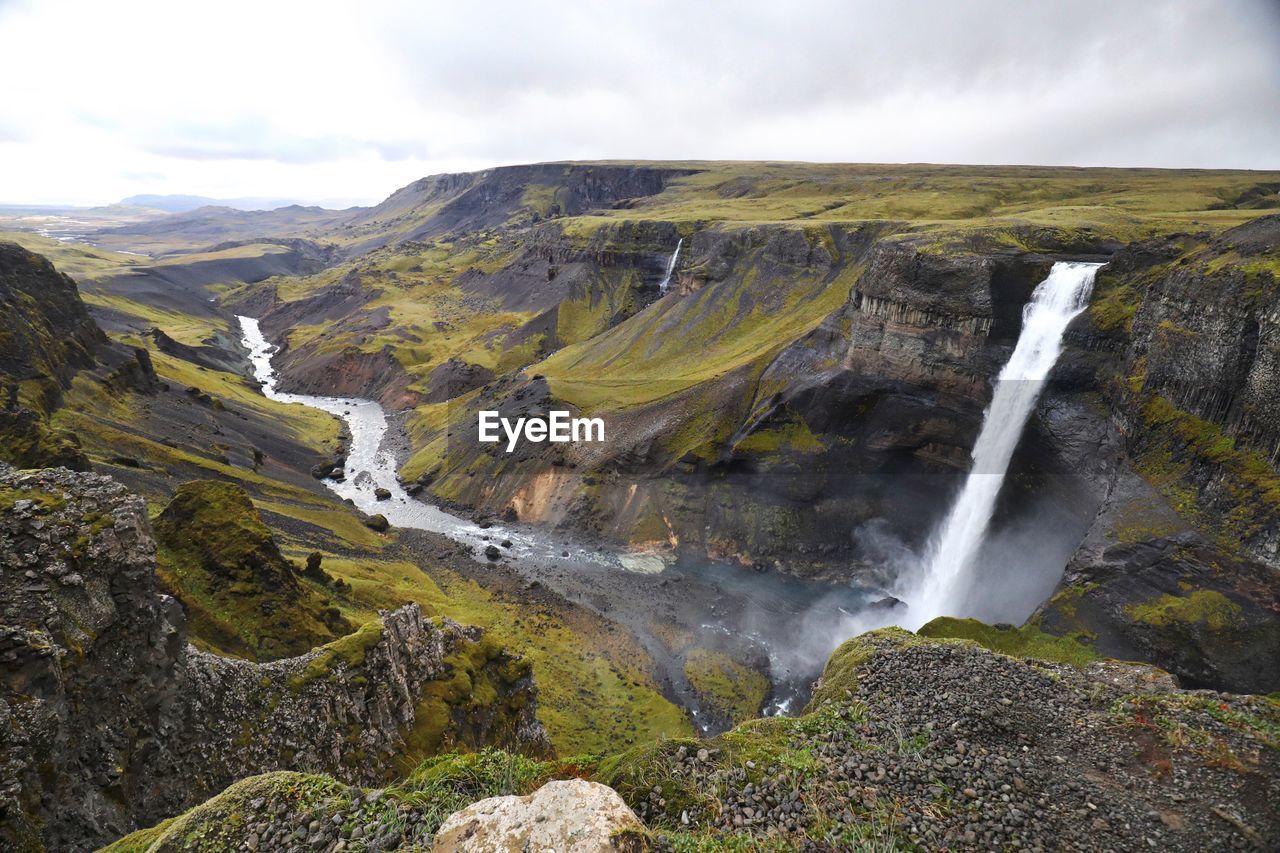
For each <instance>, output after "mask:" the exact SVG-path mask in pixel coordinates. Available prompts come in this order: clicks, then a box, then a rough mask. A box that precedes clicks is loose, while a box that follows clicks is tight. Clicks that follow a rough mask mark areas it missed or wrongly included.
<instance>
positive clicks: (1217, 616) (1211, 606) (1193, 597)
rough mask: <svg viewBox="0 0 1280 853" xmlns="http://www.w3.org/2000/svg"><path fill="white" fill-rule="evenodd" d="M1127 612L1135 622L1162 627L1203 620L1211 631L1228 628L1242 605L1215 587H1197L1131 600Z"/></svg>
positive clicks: (1237, 617)
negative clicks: (1186, 592) (1181, 591)
mask: <svg viewBox="0 0 1280 853" xmlns="http://www.w3.org/2000/svg"><path fill="white" fill-rule="evenodd" d="M1125 613H1127V614H1128V615H1129V617H1130V618H1131V619H1133V620H1134V621H1135V622H1141V623H1143V624H1145V625H1153V626H1156V627H1161V628H1164V627H1168V626H1170V625H1178V624H1183V625H1190V624H1196V623H1203V624H1204V625H1205V626H1206V627H1208V628H1209V630H1211V631H1225V630H1228V629H1230V628H1232V627H1234V626H1235V625H1236V623H1237V622H1238V621H1239V616H1240V605H1238V604H1236V603H1235V602H1233V601H1232V600H1231V599H1229V598H1227V597H1226V596H1225V595H1223V594H1222V593H1220V592H1218V591H1216V590H1211V589H1197V590H1195V591H1194V592H1191V593H1189V594H1187V595H1185V596H1179V595H1169V594H1165V595H1162V596H1160V597H1159V598H1156V599H1153V600H1151V601H1147V602H1143V603H1141V604H1130V605H1128V606H1126V607H1125Z"/></svg>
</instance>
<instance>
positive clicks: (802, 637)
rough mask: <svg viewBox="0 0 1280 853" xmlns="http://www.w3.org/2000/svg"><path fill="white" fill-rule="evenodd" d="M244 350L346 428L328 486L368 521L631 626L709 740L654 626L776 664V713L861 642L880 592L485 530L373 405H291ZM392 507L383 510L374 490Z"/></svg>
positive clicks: (255, 332)
mask: <svg viewBox="0 0 1280 853" xmlns="http://www.w3.org/2000/svg"><path fill="white" fill-rule="evenodd" d="M238 319H239V321H240V325H241V329H242V332H243V343H244V346H245V347H246V348H247V349H248V351H249V359H250V361H251V363H252V365H253V372H254V376H255V378H256V379H257V380H258V382H259V383H260V386H261V390H262V393H263V395H264V396H266V397H267V398H269V399H272V400H276V401H279V402H282V403H296V404H301V405H305V406H311V407H313V408H316V409H321V410H323V411H326V412H328V413H330V414H332V415H334V416H335V417H338V418H341V419H342V420H343V421H344V422H345V423H346V425H347V429H348V431H349V432H350V435H351V441H350V443H349V446H348V448H347V461H346V466H345V470H344V472H343V473H344V479H342V480H334V479H331V478H325V479H324V480H323V483H324V485H325V486H327V487H328V488H329V489H330V490H332V491H333V492H334V493H335V494H337V495H338V496H339V497H340V498H342V499H344V500H346V499H349V500H350V501H351V502H352V503H353V504H354V505H355V506H356V507H357V508H358V509H360V510H361V511H362V512H365V513H367V514H370V515H372V514H375V513H381V514H382V515H383V516H385V517H386V519H387V521H388V522H390V523H391V524H392V525H393V526H395V527H400V528H409V529H413V530H423V531H428V532H430V533H436V534H440V535H443V536H445V537H448V538H449V539H452V540H453V541H455V542H458V543H460V544H462V545H464V546H467V547H468V548H469V549H470V550H471V553H472V555H473V556H474V557H475V558H476V559H477V560H480V561H482V562H483V561H484V559H485V558H484V557H483V556H482V555H483V553H484V549H485V548H486V547H487V546H489V545H494V544H498V543H502V542H510V543H511V544H510V547H504V548H503V549H502V550H503V552H504V557H505V556H510V557H511V558H512V559H511V560H510V564H511V566H512V567H513V568H514V569H515V570H516V571H517V572H519V573H520V574H521V575H522V576H523V577H525V578H526V579H527V580H529V581H538V582H540V583H542V584H544V585H545V586H546V587H547V588H549V589H551V590H552V591H553V592H555V593H556V594H558V595H560V596H561V597H563V598H565V599H566V600H568V601H571V602H573V603H575V604H578V605H581V606H584V607H587V608H588V609H590V610H592V611H594V612H596V613H598V614H600V615H602V616H606V617H607V618H609V619H611V620H613V621H615V622H618V623H619V624H622V625H625V626H626V627H628V628H629V629H630V630H631V631H632V633H633V634H635V635H636V637H637V638H638V639H639V641H640V642H641V644H642V645H643V646H644V647H645V649H646V651H648V652H649V654H650V655H651V656H652V657H653V658H654V661H655V663H656V664H657V668H658V670H659V672H658V675H659V680H660V682H665V686H666V687H667V688H668V692H669V693H670V694H671V695H670V696H669V698H672V699H673V701H676V702H677V703H678V704H680V705H681V706H682V707H684V708H685V709H686V710H688V711H689V713H690V716H691V717H692V718H693V720H694V722H695V724H696V725H697V726H698V727H699V728H700V729H701V730H702V731H703V732H704V733H712V732H714V731H717V730H719V729H721V728H723V726H722V725H713V724H712V723H709V722H707V716H708V715H707V714H706V713H705V712H704V711H703V710H702V709H701V703H700V702H699V700H698V697H697V696H696V694H695V693H694V691H693V690H692V688H691V687H690V685H689V684H688V682H687V680H686V679H685V677H684V673H683V667H682V664H681V662H680V661H679V660H678V659H677V658H676V657H675V656H673V655H672V653H671V652H670V651H669V650H668V649H667V648H666V647H665V646H664V645H663V644H662V643H661V642H660V641H659V640H658V638H657V637H656V636H655V634H654V632H653V627H654V625H655V624H666V625H674V626H677V627H679V628H682V629H684V630H686V631H691V632H693V633H695V634H697V635H698V636H699V638H700V640H701V642H702V643H703V644H704V645H708V646H712V647H716V648H721V649H723V650H726V651H729V652H732V651H737V652H738V653H739V655H738V656H743V655H745V656H746V657H747V658H751V657H760V656H762V655H763V656H767V659H768V661H769V676H770V682H771V684H772V691H773V692H772V695H771V697H770V700H769V702H768V705H767V707H766V713H767V714H785V713H789V712H792V711H794V710H798V707H797V706H798V704H802V703H803V701H805V700H806V699H807V696H808V693H809V690H810V686H811V684H812V682H813V680H814V679H816V678H817V676H818V675H819V674H820V672H821V668H822V665H823V663H825V661H826V659H827V656H828V655H829V654H830V653H831V651H832V650H833V649H834V648H835V646H836V645H838V644H839V642H840V641H841V640H843V639H845V638H847V637H849V636H852V635H853V634H854V633H856V629H855V626H856V625H857V621H856V619H855V616H856V614H858V613H859V612H860V611H862V610H863V609H864V608H865V607H866V605H867V604H868V602H869V601H871V600H873V599H875V598H877V597H879V595H880V594H879V593H877V592H875V591H872V590H867V589H862V588H859V587H856V586H853V585H846V584H830V583H820V582H811V581H804V580H801V579H798V578H794V577H791V576H789V575H783V574H779V573H777V572H757V571H752V570H749V569H745V568H743V567H741V566H737V565H730V564H725V563H716V562H713V561H709V560H691V559H679V560H675V561H674V562H668V561H667V560H665V559H664V558H660V557H657V556H656V555H645V554H641V555H637V554H632V553H627V552H615V551H612V550H607V549H604V548H601V547H599V546H598V545H597V544H596V543H592V544H591V545H587V544H584V543H583V542H581V541H576V540H575V539H574V538H573V537H571V536H569V535H566V534H565V533H564V532H563V531H559V530H547V529H543V528H537V527H534V526H532V525H523V524H505V525H504V524H497V523H495V524H493V525H492V526H490V527H487V528H482V527H480V526H479V525H477V524H475V523H474V522H471V521H468V520H466V519H463V518H459V517H458V516H455V515H452V514H450V513H448V512H445V511H444V510H442V509H440V508H439V507H435V506H432V505H430V504H428V503H425V502H424V501H422V500H419V499H417V498H415V497H413V496H411V495H410V494H408V493H407V492H406V491H405V490H404V488H403V487H402V486H401V484H400V481H399V479H398V478H397V476H396V472H397V471H398V469H399V463H398V460H397V459H396V458H395V454H394V453H393V452H392V451H391V450H390V449H389V448H388V447H387V442H386V441H385V438H386V435H387V431H388V428H389V425H388V422H387V416H386V413H385V412H384V411H383V409H382V406H381V405H380V404H378V403H377V402H375V401H373V400H363V399H358V398H349V397H324V396H314V395H309V394H291V393H288V392H284V391H280V390H278V389H277V381H278V376H277V374H276V370H275V368H274V367H273V366H272V364H271V358H272V356H273V355H274V354H275V352H276V347H275V346H274V345H273V344H271V343H270V342H269V341H268V340H267V339H266V338H265V336H264V335H263V334H262V331H261V329H260V328H259V325H258V321H257V320H256V319H254V318H252V317H244V316H241V317H238ZM379 488H382V489H386V490H387V491H388V492H389V493H390V495H391V496H390V498H387V499H384V500H379V499H378V498H377V495H376V493H375V490H376V489H379Z"/></svg>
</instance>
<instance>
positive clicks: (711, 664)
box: [684, 648, 769, 723]
mask: <svg viewBox="0 0 1280 853" xmlns="http://www.w3.org/2000/svg"><path fill="white" fill-rule="evenodd" d="M684 674H685V677H686V678H687V679H689V683H690V684H691V685H693V689H694V690H696V691H697V693H698V696H699V697H700V698H701V699H702V700H703V701H704V702H706V703H707V704H709V705H711V706H712V707H713V708H714V709H716V710H717V711H719V712H720V713H721V714H723V715H724V716H725V717H726V718H727V719H729V720H730V721H731V722H733V723H741V722H743V721H745V720H749V719H752V718H753V717H758V716H759V715H760V709H761V707H763V705H764V702H765V700H766V699H767V698H769V679H768V678H766V677H765V676H764V675H762V674H760V673H758V672H756V671H755V670H753V669H751V668H749V667H746V666H743V665H742V664H740V663H738V662H737V661H735V660H733V659H732V658H730V657H728V656H727V655H724V654H721V653H720V652H715V651H711V650H709V649H700V648H699V649H693V650H691V651H690V652H689V654H688V656H687V657H686V659H685V665H684Z"/></svg>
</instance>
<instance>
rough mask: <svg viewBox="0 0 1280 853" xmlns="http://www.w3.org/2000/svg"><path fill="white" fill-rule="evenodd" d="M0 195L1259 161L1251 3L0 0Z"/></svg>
mask: <svg viewBox="0 0 1280 853" xmlns="http://www.w3.org/2000/svg"><path fill="white" fill-rule="evenodd" d="M0 45H3V50H2V51H0V80H2V81H3V86H2V87H0V202H6V203H26V204H36V203H41V204H103V203H109V202H112V201H117V200H119V199H121V198H124V197H126V196H129V195H134V194H139V193H187V194H198V195H207V196H212V197H216V198H229V197H242V196H254V197H273V198H288V199H295V200H300V201H304V202H309V203H317V202H318V203H326V204H329V205H331V206H332V205H345V204H354V203H361V204H367V203H375V202H377V201H379V200H381V199H382V198H384V197H386V196H387V195H388V194H389V193H390V192H391V191H393V190H394V189H396V188H397V187H400V186H403V185H405V184H407V183H410V182H411V181H413V180H416V179H417V178H420V177H423V176H425V175H429V174H435V173H440V172H451V171H462V170H470V169H480V168H486V167H489V166H494V165H503V164H511V163H527V162H537V161H546V160H569V159H573V160H595V159H659V160H661V159H706V160H711V159H773V160H812V161H834V162H880V163H886V162H889V163H892V162H934V163H1036V164H1052V165H1079V166H1160V167H1177V168H1181V167H1212V168H1253V169H1277V168H1280V2H1277V0H1218V2H1210V1H1209V0H1146V2H1141V3H1139V2H1114V0H1063V2H1056V0H1041V2H1025V0H966V2H958V0H883V2H870V0H830V2H828V0H788V2H778V0H766V2H755V0H734V2H701V3H699V2H693V0H683V1H682V2H659V1H658V0H654V1H653V2H631V0H602V2H587V0H579V2H560V3H550V2H538V0H521V1H520V2H506V0H484V2H464V3H459V2H447V3H446V2H431V0H405V2H392V1H391V0H361V2H358V3H350V2H327V0H308V1H307V2H293V0H253V1H252V2H241V0H220V2H218V3H194V2H174V0H163V2H152V0H113V2H110V3H105V2H101V0H0Z"/></svg>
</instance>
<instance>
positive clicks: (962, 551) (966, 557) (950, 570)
mask: <svg viewBox="0 0 1280 853" xmlns="http://www.w3.org/2000/svg"><path fill="white" fill-rule="evenodd" d="M1100 266H1102V264H1087V263H1067V262H1061V263H1056V264H1054V265H1053V269H1052V270H1050V271H1049V276H1048V277H1047V278H1046V279H1045V280H1044V281H1042V282H1041V283H1040V284H1039V285H1038V286H1037V287H1036V289H1035V292H1034V293H1032V294H1031V300H1030V301H1029V302H1028V303H1027V305H1026V307H1025V308H1023V310H1022V334H1021V335H1019V336H1018V344H1017V346H1015V347H1014V350H1013V355H1011V356H1010V357H1009V362H1008V363H1007V364H1006V365H1005V366H1004V369H1003V370H1002V371H1000V376H999V378H998V379H997V381H996V390H995V394H994V395H993V396H992V398H991V407H990V408H989V409H987V414H986V417H985V418H984V419H983V423H982V432H981V433H979V435H978V441H977V443H976V444H975V445H974V448H973V467H972V469H971V470H970V472H969V476H968V478H967V479H966V480H965V484H964V488H963V489H962V490H961V492H960V494H959V496H958V497H957V498H956V502H955V504H954V506H952V508H951V512H950V513H949V514H948V515H947V518H946V521H945V522H944V523H943V525H942V527H941V528H940V529H939V531H938V533H937V534H936V535H935V537H934V539H933V541H932V542H931V544H930V549H929V553H928V556H927V557H926V559H925V562H924V566H925V569H924V573H923V575H922V576H921V577H920V578H919V580H918V581H917V586H916V589H915V590H914V591H913V592H911V593H908V594H907V595H906V596H905V597H906V599H907V603H908V605H909V609H908V611H907V620H908V621H909V622H910V623H911V624H910V625H909V626H908V627H911V628H913V629H914V628H919V627H920V626H921V625H923V624H924V623H926V622H928V621H929V620H930V619H933V618H934V617H936V616H944V615H957V614H956V613H955V612H954V609H955V608H956V606H957V600H958V598H959V596H960V594H961V593H962V592H963V590H964V586H965V581H966V578H967V575H968V572H969V569H970V564H971V563H972V562H973V560H974V557H975V556H976V555H977V553H978V549H979V548H980V547H981V545H982V540H983V537H984V536H985V535H986V532H987V527H988V525H989V524H990V523H991V514H992V512H993V511H994V510H995V506H996V498H997V497H998V496H999V494H1000V486H1001V485H1002V484H1003V483H1004V478H1005V474H1006V472H1007V471H1008V468H1009V461H1010V460H1011V459H1012V458H1013V451H1014V449H1015V448H1017V446H1018V440H1019V439H1020V438H1021V437H1022V430H1023V428H1024V427H1025V426H1026V423H1027V418H1029V417H1030V416H1031V412H1032V410H1033V409H1034V408H1035V405H1036V400H1038V399H1039V397H1040V391H1041V390H1042V389H1043V387H1044V381H1045V379H1046V378H1047V377H1048V375H1049V371H1051V370H1052V369H1053V366H1054V364H1055V363H1057V361H1058V355H1059V354H1060V353H1061V351H1062V335H1063V333H1064V332H1065V331H1066V329H1067V325H1068V324H1069V323H1070V322H1071V320H1072V319H1073V318H1074V317H1075V316H1076V315H1077V314H1079V313H1080V312H1081V311H1083V310H1084V307H1085V305H1087V304H1088V302H1089V294H1090V292H1091V291H1092V290H1093V278H1094V276H1095V275H1096V274H1097V271H1098V267H1100Z"/></svg>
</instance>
